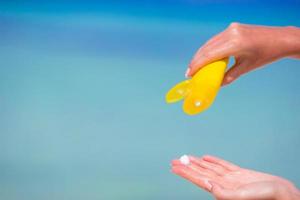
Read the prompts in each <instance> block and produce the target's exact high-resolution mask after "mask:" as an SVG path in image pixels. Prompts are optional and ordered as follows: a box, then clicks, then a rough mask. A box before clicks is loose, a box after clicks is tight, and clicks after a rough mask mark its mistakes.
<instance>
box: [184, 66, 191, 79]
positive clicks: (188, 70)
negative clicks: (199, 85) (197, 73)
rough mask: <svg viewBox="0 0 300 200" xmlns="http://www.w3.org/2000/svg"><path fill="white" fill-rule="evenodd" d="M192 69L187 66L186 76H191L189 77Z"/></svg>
mask: <svg viewBox="0 0 300 200" xmlns="http://www.w3.org/2000/svg"><path fill="white" fill-rule="evenodd" d="M190 71H191V68H187V70H186V72H185V77H186V78H189V77H190V75H189V73H190Z"/></svg>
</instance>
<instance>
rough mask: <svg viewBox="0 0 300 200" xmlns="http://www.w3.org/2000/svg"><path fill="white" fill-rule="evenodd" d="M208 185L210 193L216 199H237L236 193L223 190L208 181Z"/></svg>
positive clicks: (216, 184)
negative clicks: (209, 185)
mask: <svg viewBox="0 0 300 200" xmlns="http://www.w3.org/2000/svg"><path fill="white" fill-rule="evenodd" d="M209 183H210V184H211V186H212V188H211V193H212V194H213V195H214V197H215V198H216V199H220V200H232V199H237V198H236V192H235V191H234V190H229V189H225V188H223V187H222V186H221V185H219V184H218V183H216V182H212V181H209Z"/></svg>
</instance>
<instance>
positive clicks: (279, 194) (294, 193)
mask: <svg viewBox="0 0 300 200" xmlns="http://www.w3.org/2000/svg"><path fill="white" fill-rule="evenodd" d="M274 200H300V191H299V190H298V189H297V188H296V187H294V186H293V187H289V186H286V185H281V184H279V185H277V189H276V193H275V195H274Z"/></svg>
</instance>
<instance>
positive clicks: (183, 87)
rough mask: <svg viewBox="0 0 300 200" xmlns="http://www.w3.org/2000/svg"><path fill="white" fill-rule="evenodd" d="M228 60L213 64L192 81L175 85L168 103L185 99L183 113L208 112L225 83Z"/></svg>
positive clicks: (168, 94) (205, 67) (168, 96)
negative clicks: (223, 82)
mask: <svg viewBox="0 0 300 200" xmlns="http://www.w3.org/2000/svg"><path fill="white" fill-rule="evenodd" d="M227 64H228V58H224V59H222V60H218V61H215V62H212V63H210V64H208V65H206V66H204V67H203V68H202V69H201V70H199V71H198V72H197V73H196V74H195V75H194V76H193V77H192V78H191V79H188V80H185V81H182V82H180V83H178V84H177V85H175V86H174V87H173V88H172V89H171V90H169V92H168V93H167V95H166V102H167V103H175V102H177V101H180V100H182V99H184V103H183V111H184V112H185V113H186V114H189V115H195V114H198V113H200V112H202V111H204V110H206V109H207V108H208V107H209V106H210V105H211V104H212V103H213V102H214V100H215V98H216V96H217V94H218V91H219V89H220V86H221V84H222V81H223V77H224V74H225V70H226V66H227Z"/></svg>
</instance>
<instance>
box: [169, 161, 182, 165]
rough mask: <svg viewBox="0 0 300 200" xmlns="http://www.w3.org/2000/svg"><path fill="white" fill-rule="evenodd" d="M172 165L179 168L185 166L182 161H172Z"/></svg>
mask: <svg viewBox="0 0 300 200" xmlns="http://www.w3.org/2000/svg"><path fill="white" fill-rule="evenodd" d="M171 165H173V166H177V165H183V164H182V163H181V162H180V160H172V162H171Z"/></svg>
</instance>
